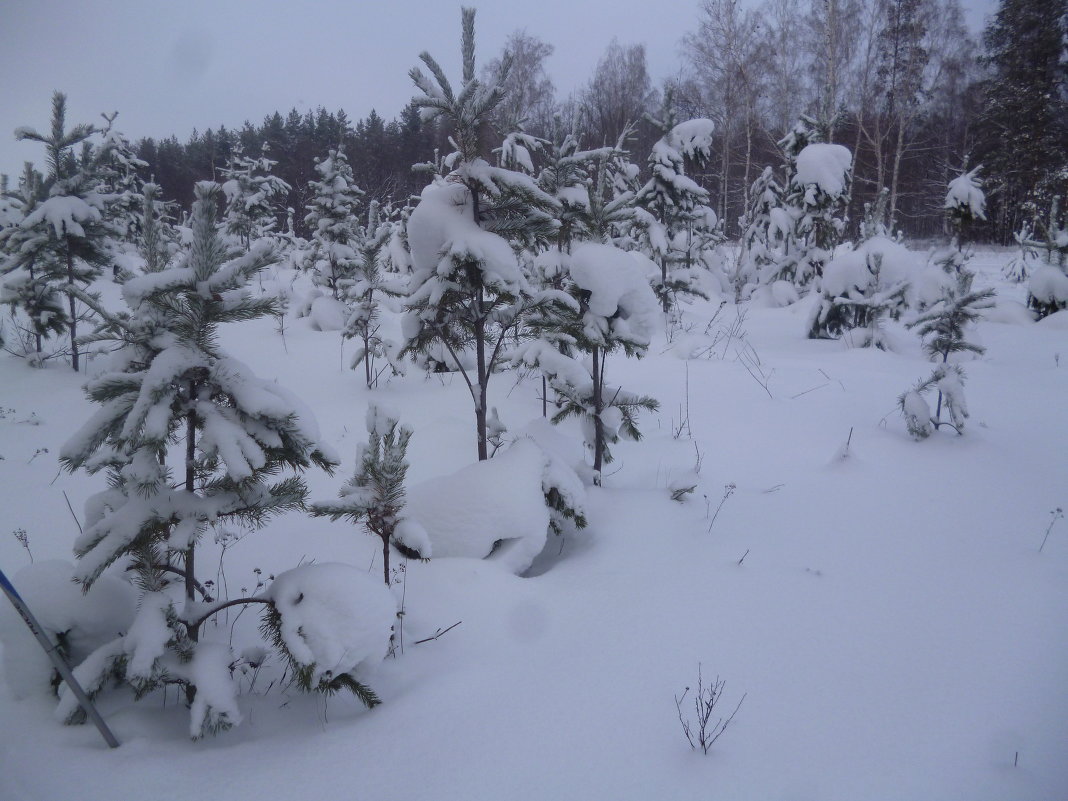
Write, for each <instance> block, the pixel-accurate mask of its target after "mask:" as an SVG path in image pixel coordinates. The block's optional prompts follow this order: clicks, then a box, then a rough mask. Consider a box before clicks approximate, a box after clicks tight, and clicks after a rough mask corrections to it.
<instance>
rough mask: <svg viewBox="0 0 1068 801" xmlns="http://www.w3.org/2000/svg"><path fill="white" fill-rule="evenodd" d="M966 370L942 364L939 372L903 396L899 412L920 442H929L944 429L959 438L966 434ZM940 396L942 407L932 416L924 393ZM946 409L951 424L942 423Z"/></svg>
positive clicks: (938, 369) (936, 370) (899, 402)
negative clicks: (950, 430) (933, 435)
mask: <svg viewBox="0 0 1068 801" xmlns="http://www.w3.org/2000/svg"><path fill="white" fill-rule="evenodd" d="M964 378H965V376H964V370H963V369H961V367H960V365H958V364H942V365H939V366H938V367H936V368H935V371H934V372H933V373H931V375H930V377H929V378H926V379H924V380H923V381H920V382H919V383H918V384H917V385H916V386H915V387H913V388H912V389H910V390H907V391H906V392H903V393H902V394H901V395H900V396H899V397H898V399H897V405H898V409H899V410H900V411H901V414H902V416H903V417H904V418H905V426H906V428H908V431H909V434H911V435H912V436H913V437H915V438H916V439H926V438H927V437H928V436H930V434H931V433H932V432H933V431H934V429H936V428H938V427H940V426H949V427H950V428H952V429H954V430H955V431H956V432H957V433H958V434H963V433H964V422H965V420H966V419H967V417H968V403H967V401H966V400H965V398H964ZM931 390H936V391H937V392H938V406H937V408H936V410H935V413H934V414H933V415H932V414H931V407H930V406H929V405H928V404H927V399H926V398H925V397H924V393H926V392H929V391H931ZM943 408H944V409H945V411H946V413H947V414H948V415H949V420H948V421H946V420H943V419H942V410H943Z"/></svg>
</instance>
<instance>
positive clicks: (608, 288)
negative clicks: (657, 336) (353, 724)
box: [571, 243, 660, 344]
mask: <svg viewBox="0 0 1068 801" xmlns="http://www.w3.org/2000/svg"><path fill="white" fill-rule="evenodd" d="M571 278H572V279H573V280H574V281H575V283H576V284H578V286H579V287H581V288H582V289H585V290H586V291H588V292H589V293H590V298H589V311H590V314H591V315H594V316H595V317H602V318H611V319H610V322H609V323H608V328H609V329H610V330H611V331H612V332H613V333H614V334H615V335H616V336H618V337H620V338H625V339H628V340H629V341H632V342H635V343H637V344H648V343H649V340H650V338H651V337H652V335H653V333H654V332H655V331H656V329H657V327H658V325H659V320H660V314H659V307H658V306H657V302H656V296H655V295H653V292H652V290H651V289H650V288H649V282H648V280H647V278H646V275H645V272H644V271H643V270H642V269H641V267H640V266H639V264H638V263H637V262H636V261H635V259H634V258H633V257H632V254H630V253H627V252H625V251H622V250H620V249H619V248H615V247H612V246H611V245H599V244H594V243H583V244H581V245H577V246H576V247H575V248H574V250H573V251H572V254H571ZM585 325H586V329H587V334H588V335H589V336H590V338H591V339H594V340H597V339H600V338H603V336H604V328H603V327H604V323H603V322H602V321H600V320H596V319H589V316H587V320H586V323H585Z"/></svg>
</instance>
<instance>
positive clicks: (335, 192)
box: [304, 148, 364, 298]
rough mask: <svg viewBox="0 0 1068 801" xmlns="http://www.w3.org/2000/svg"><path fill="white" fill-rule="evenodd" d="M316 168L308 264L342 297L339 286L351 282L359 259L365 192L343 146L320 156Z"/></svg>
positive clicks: (308, 222) (319, 280) (311, 187)
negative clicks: (361, 207) (354, 176)
mask: <svg viewBox="0 0 1068 801" xmlns="http://www.w3.org/2000/svg"><path fill="white" fill-rule="evenodd" d="M315 170H316V172H318V173H319V180H318V181H311V182H310V183H309V184H308V189H309V190H310V191H311V192H312V193H313V195H312V199H311V201H309V203H308V214H307V215H306V216H305V217H304V222H305V224H306V225H307V226H308V228H309V230H310V231H311V248H310V249H309V250H308V253H307V257H306V264H307V265H308V267H309V268H310V270H311V271H312V277H313V280H315V282H316V283H319V284H321V285H323V286H326V287H329V289H330V291H331V292H332V293H333V296H334V297H335V298H339V297H341V293H340V288H341V287H342V285H344V284H347V283H351V281H352V280H353V274H354V272H355V270H356V265H357V263H358V257H357V254H356V248H357V246H358V240H359V232H358V229H357V226H358V225H359V223H358V222H357V217H358V214H359V209H360V206H361V204H362V200H361V199H362V197H363V194H364V193H363V190H362V189H360V188H359V187H358V186H356V182H355V179H354V178H353V176H352V168H351V167H350V166H349V161H348V159H347V158H346V157H345V152H344V151H343V150H341V149H340V148H339V149H337V150H331V151H330V153H329V155H327V157H326V158H325V159H322V160H317V163H316V165H315Z"/></svg>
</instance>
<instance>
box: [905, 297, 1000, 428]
mask: <svg viewBox="0 0 1068 801" xmlns="http://www.w3.org/2000/svg"><path fill="white" fill-rule="evenodd" d="M993 299H994V290H992V289H984V290H982V291H980V292H968V293H966V294H963V295H961V296H959V297H957V296H954V295H948V296H947V297H946V298H945V299H944V300H942V301H941V302H940V303H939V304H937V305H936V306H934V307H933V308H931V309H929V310H928V311H927V312H925V313H924V314H921V315H920V316H919V317H917V318H916V319H914V320H913V321H912V322H910V323H908V327H909V328H914V329H916V333H917V334H919V336H920V338H921V339H923V340H924V350H925V351H926V352H927V355H928V356H930V357H931V358H932V359H935V360H937V359H938V358H939V357H941V359H942V364H941V365H939V366H938V367H937V368H935V371H934V372H933V373H932V374H931V376H930V377H929V378H927V379H926V380H924V381H922V382H920V383H919V384H917V385H916V387H914V388H913V389H911V390H909V391H908V392H906V393H904V394H903V395H902V396H901V397H900V398H899V399H898V405H899V407H900V409H901V412H902V414H903V415H904V416H905V422H906V425H907V427H908V429H909V433H910V434H912V435H913V436H914V437H916V438H917V439H923V438H925V437H927V436H928V435H929V434H930V433H931V431H932V429H933V428H937V427H939V426H941V425H950V426H951V427H952V428H954V429H955V430H956V431H957V433H958V434H960V433H963V431H964V421H965V418H967V417H968V407H967V404H966V403H965V400H964V378H965V376H964V370H963V369H962V368H961V367H960V366H959V365H956V364H949V357H950V355H951V354H953V353H974V354H977V355H982V354H983V353H985V352H986V349H985V348H983V347H982V346H981V345H976V344H975V343H973V342H969V341H968V340H967V339H966V338H965V337H966V331H965V329H966V328H967V326H968V325H970V324H972V323H974V322H975V321H976V320H978V319H979V316H980V315H979V312H980V311H982V310H983V309H989V308H991V307H992V306H993V305H994V300H993ZM930 389H934V390H936V391H937V392H938V404H937V407H936V409H935V413H934V415H933V416H932V415H931V414H930V408H929V407H928V406H927V402H926V401H925V400H924V399H923V393H924V392H926V391H928V390H930ZM943 406H945V407H946V410H947V411H948V412H949V416H950V421H949V423H944V422H943V421H942V408H943ZM924 409H926V410H927V411H926V413H923V410H924Z"/></svg>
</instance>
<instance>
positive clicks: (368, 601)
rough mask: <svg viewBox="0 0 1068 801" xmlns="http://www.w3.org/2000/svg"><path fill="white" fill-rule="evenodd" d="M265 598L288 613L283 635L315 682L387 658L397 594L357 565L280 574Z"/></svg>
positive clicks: (306, 568) (333, 565)
mask: <svg viewBox="0 0 1068 801" xmlns="http://www.w3.org/2000/svg"><path fill="white" fill-rule="evenodd" d="M265 597H268V598H271V599H273V600H274V602H275V605H276V606H277V609H278V612H279V614H280V615H281V617H282V626H281V630H282V638H283V640H284V641H285V644H286V648H287V649H288V650H289V653H290V654H291V655H292V657H293V659H294V660H296V661H297V663H298V664H300V665H303V666H314V670H313V671H312V684H313V685H315V684H318V683H319V681H320V680H321V679H326V680H328V681H329V680H330V679H331V678H332V677H334V676H338V675H340V674H342V673H349V672H351V671H353V670H355V669H357V668H358V667H359V666H360V665H362V664H364V663H365V662H368V663H369V662H377V661H380V660H381V659H383V658H384V657H385V656H386V652H387V651H388V650H389V639H390V636H391V635H392V631H393V624H394V622H395V620H396V616H397V603H396V600H395V599H394V597H393V594H392V593H391V592H390V591H389V590H388V589H387V588H386V586H385V585H384V584H383V583H382V582H381V581H380V580H378V578H377V576H375V575H372V574H368V573H366V572H364V571H362V570H359V569H357V568H355V567H352V566H351V565H346V564H340V563H323V564H314V565H304V566H302V567H295V568H293V569H292V570H287V571H285V572H284V573H281V574H279V575H278V577H277V578H276V579H275V580H274V583H273V584H271V586H270V588H269V589H268V591H267V592H266V593H265Z"/></svg>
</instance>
